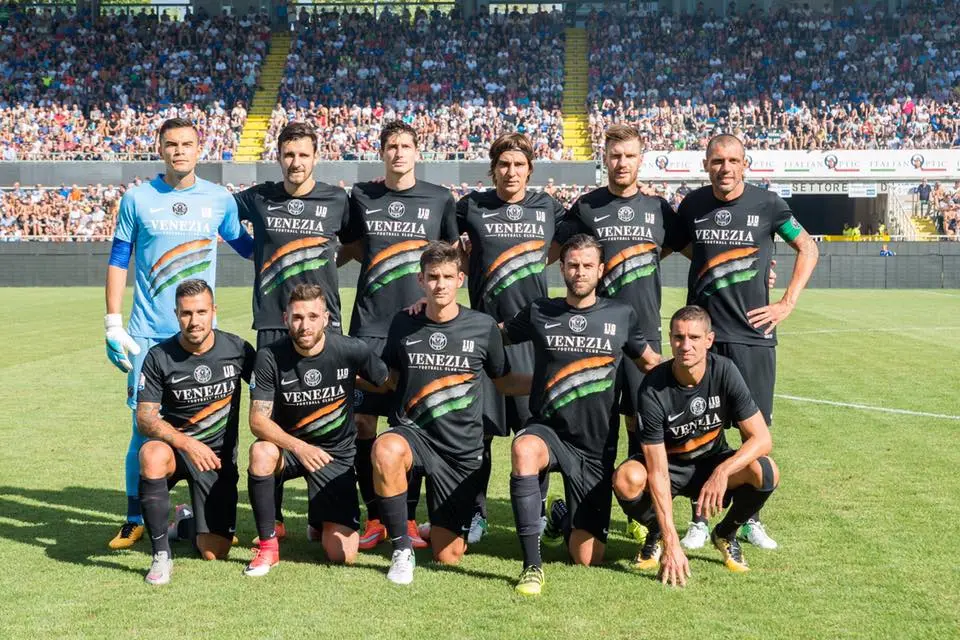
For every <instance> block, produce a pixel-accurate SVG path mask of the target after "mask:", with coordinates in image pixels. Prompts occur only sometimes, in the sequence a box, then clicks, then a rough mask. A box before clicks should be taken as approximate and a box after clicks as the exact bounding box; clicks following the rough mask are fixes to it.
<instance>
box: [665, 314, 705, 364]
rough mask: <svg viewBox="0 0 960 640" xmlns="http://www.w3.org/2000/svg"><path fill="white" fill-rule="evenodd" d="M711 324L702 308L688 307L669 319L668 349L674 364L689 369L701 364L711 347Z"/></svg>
mask: <svg viewBox="0 0 960 640" xmlns="http://www.w3.org/2000/svg"><path fill="white" fill-rule="evenodd" d="M713 338H714V333H713V323H711V322H710V315H709V314H708V313H707V312H706V310H705V309H704V308H703V307H698V306H696V305H689V306H686V307H683V308H682V309H678V310H677V312H676V313H674V314H673V317H671V318H670V349H671V350H672V351H673V358H674V362H675V363H676V364H677V365H679V366H682V367H683V368H686V369H689V368H692V367H695V366H697V365H698V364H700V363H701V362H703V360H704V358H706V357H707V351H709V350H710V347H712V346H713Z"/></svg>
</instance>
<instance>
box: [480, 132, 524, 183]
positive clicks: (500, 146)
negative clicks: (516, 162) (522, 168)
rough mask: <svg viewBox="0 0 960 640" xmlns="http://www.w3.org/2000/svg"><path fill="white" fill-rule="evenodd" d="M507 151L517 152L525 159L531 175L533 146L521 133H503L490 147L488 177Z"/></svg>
mask: <svg viewBox="0 0 960 640" xmlns="http://www.w3.org/2000/svg"><path fill="white" fill-rule="evenodd" d="M507 151H519V152H520V153H522V154H523V155H524V156H525V157H526V158H527V164H528V165H529V166H530V173H533V144H532V143H531V142H530V138H528V137H527V136H525V135H523V134H522V133H505V134H503V135H502V136H500V137H499V138H497V139H496V140H494V141H493V144H491V145H490V175H491V176H492V175H493V170H494V168H495V167H496V166H497V162H499V161H500V156H502V155H503V154H504V153H506V152H507Z"/></svg>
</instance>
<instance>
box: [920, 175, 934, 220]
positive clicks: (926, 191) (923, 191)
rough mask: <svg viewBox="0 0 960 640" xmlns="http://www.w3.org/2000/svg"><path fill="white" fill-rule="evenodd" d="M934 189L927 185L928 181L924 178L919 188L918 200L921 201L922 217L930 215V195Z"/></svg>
mask: <svg viewBox="0 0 960 640" xmlns="http://www.w3.org/2000/svg"><path fill="white" fill-rule="evenodd" d="M931 191H933V189H932V187H931V186H930V185H929V184H927V179H926V178H923V179H922V180H921V181H920V184H919V185H918V186H917V199H918V200H919V201H920V215H922V216H925V215H928V214H929V213H930V193H931Z"/></svg>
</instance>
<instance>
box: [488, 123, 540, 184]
mask: <svg viewBox="0 0 960 640" xmlns="http://www.w3.org/2000/svg"><path fill="white" fill-rule="evenodd" d="M531 175H533V144H531V143H530V138H528V137H527V136H525V135H523V134H522V133H505V134H503V135H502V136H500V137H499V138H497V139H496V140H494V141H493V144H491V145H490V177H492V178H493V186H494V187H496V189H497V195H498V196H500V199H501V200H510V199H511V198H513V197H514V196H517V195H518V194H523V193H526V190H527V182H529V181H530V176H531Z"/></svg>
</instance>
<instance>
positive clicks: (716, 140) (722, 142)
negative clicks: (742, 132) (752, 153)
mask: <svg viewBox="0 0 960 640" xmlns="http://www.w3.org/2000/svg"><path fill="white" fill-rule="evenodd" d="M730 146H735V147H737V148H738V149H740V157H741V158H742V157H744V156H745V155H746V154H747V150H746V149H744V147H743V143H742V142H740V138H738V137H737V136H734V135H731V134H729V133H721V134H720V135H718V136H713V137H712V138H710V142H708V143H707V157H708V158H709V157H710V156H711V155H713V153H714V152H715V151H716V150H717V148H718V147H730Z"/></svg>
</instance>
